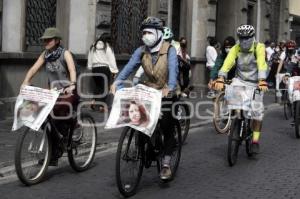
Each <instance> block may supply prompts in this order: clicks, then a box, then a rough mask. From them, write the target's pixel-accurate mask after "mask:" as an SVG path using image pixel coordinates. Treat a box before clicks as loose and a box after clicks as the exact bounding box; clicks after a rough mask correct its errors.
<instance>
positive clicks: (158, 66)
mask: <svg viewBox="0 0 300 199" xmlns="http://www.w3.org/2000/svg"><path fill="white" fill-rule="evenodd" d="M169 48H170V44H169V43H168V42H163V44H162V46H161V48H160V50H159V52H158V59H157V61H156V63H155V64H154V65H153V64H152V57H151V53H150V52H147V51H145V50H144V52H143V55H142V67H143V69H144V71H145V75H146V80H145V81H144V82H143V83H144V84H145V85H147V86H149V87H152V88H155V89H162V88H164V87H166V86H167V83H168V79H169V70H168V50H169Z"/></svg>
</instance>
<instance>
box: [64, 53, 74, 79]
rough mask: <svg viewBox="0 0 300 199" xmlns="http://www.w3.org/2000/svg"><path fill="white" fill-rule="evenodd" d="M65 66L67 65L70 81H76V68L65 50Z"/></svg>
mask: <svg viewBox="0 0 300 199" xmlns="http://www.w3.org/2000/svg"><path fill="white" fill-rule="evenodd" d="M64 57H65V60H66V63H67V66H68V71H69V76H70V81H71V82H74V83H75V82H76V68H75V64H74V60H73V57H72V55H71V53H70V52H69V51H67V50H66V51H65V54H64Z"/></svg>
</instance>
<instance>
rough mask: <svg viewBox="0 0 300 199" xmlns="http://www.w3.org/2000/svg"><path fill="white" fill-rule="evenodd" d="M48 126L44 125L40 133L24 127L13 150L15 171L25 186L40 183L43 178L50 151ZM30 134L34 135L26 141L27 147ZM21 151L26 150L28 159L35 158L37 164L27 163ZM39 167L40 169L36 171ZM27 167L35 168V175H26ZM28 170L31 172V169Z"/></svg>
mask: <svg viewBox="0 0 300 199" xmlns="http://www.w3.org/2000/svg"><path fill="white" fill-rule="evenodd" d="M49 125H50V123H46V125H45V128H44V129H43V130H42V133H41V132H37V131H33V130H31V129H30V128H28V127H25V129H24V131H23V132H21V133H20V135H19V137H18V139H17V143H16V149H15V169H16V173H17V176H18V178H19V180H20V181H21V182H22V183H23V184H25V185H27V186H30V185H34V184H37V183H39V182H41V181H42V180H43V178H44V176H45V173H46V172H47V169H48V165H49V163H50V158H51V151H52V150H51V149H52V142H51V139H49V138H50V137H49V132H50V131H47V130H48V129H49V128H48V127H49ZM31 132H34V133H33V134H35V135H34V136H35V137H33V138H32V139H29V140H28V142H29V145H28V146H27V145H26V144H27V137H29V136H30V134H31ZM39 139H40V141H39ZM26 146H27V147H26ZM44 147H45V148H44ZM23 149H26V150H25V151H27V150H28V153H30V158H32V157H34V156H36V157H37V162H36V163H35V162H34V161H31V160H30V161H29V157H23ZM25 151H24V152H25ZM43 153H45V157H44V158H42V157H41V155H42V154H43ZM23 161H25V162H23ZM39 166H40V167H41V168H40V169H37V168H38V167H39ZM29 167H32V168H36V169H37V170H38V171H37V174H35V175H34V174H26V170H27V169H28V168H29ZM29 170H30V171H32V169H29ZM27 175H29V176H27Z"/></svg>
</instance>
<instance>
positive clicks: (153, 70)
mask: <svg viewBox="0 0 300 199" xmlns="http://www.w3.org/2000/svg"><path fill="white" fill-rule="evenodd" d="M141 30H142V34H143V37H142V41H143V43H144V45H142V46H140V47H139V48H137V49H136V50H135V52H134V53H133V55H132V57H131V59H130V60H129V62H128V63H127V64H126V65H125V66H124V68H123V70H122V71H121V72H120V73H119V75H118V77H117V79H116V81H115V82H114V83H113V85H112V87H111V92H112V93H115V91H116V88H118V89H120V88H122V87H123V82H124V81H125V80H126V79H127V78H128V77H129V76H130V74H131V73H133V72H135V70H136V69H137V68H138V67H139V66H141V65H142V67H143V69H144V76H145V77H146V78H144V80H143V81H142V82H141V83H143V84H145V85H147V86H149V87H152V88H155V89H158V90H161V91H162V94H163V99H162V113H163V116H162V118H161V120H160V126H161V128H162V130H163V134H164V149H163V151H164V154H165V155H164V158H163V161H162V170H161V173H160V177H161V179H162V180H168V179H170V178H171V177H172V172H171V169H170V160H171V155H172V152H173V148H174V146H175V144H176V143H175V142H176V140H175V138H174V133H173V132H174V130H175V128H174V127H175V126H174V125H175V123H174V121H175V120H174V118H173V116H172V104H173V103H174V102H175V101H176V99H177V97H176V96H175V95H174V93H175V91H176V89H177V77H178V59H177V52H176V49H175V48H174V47H173V46H171V44H170V43H169V42H165V41H164V40H163V24H162V21H161V20H160V19H158V18H156V17H148V18H147V19H145V20H144V21H143V23H142V25H141ZM170 95H171V96H172V97H170ZM167 96H168V97H167Z"/></svg>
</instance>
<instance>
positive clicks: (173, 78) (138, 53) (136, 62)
mask: <svg viewBox="0 0 300 199" xmlns="http://www.w3.org/2000/svg"><path fill="white" fill-rule="evenodd" d="M142 48H143V47H142V46H141V47H139V48H138V49H136V50H135V51H134V53H133V54H132V56H131V58H130V60H129V62H128V63H127V64H126V65H125V66H124V68H123V70H122V71H121V72H120V74H119V75H118V77H117V79H116V83H117V84H116V85H117V89H120V88H123V81H124V80H126V79H127V78H128V77H129V76H130V74H131V73H132V72H134V71H135V70H136V69H137V68H138V67H139V66H140V65H141V59H142ZM151 55H152V64H155V63H156V61H157V59H158V56H157V55H158V52H156V53H153V54H151ZM168 70H169V78H168V88H169V89H170V90H171V91H173V90H175V88H176V86H177V76H178V72H179V70H178V59H177V53H176V49H175V48H174V47H172V46H171V47H170V48H169V51H168Z"/></svg>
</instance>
